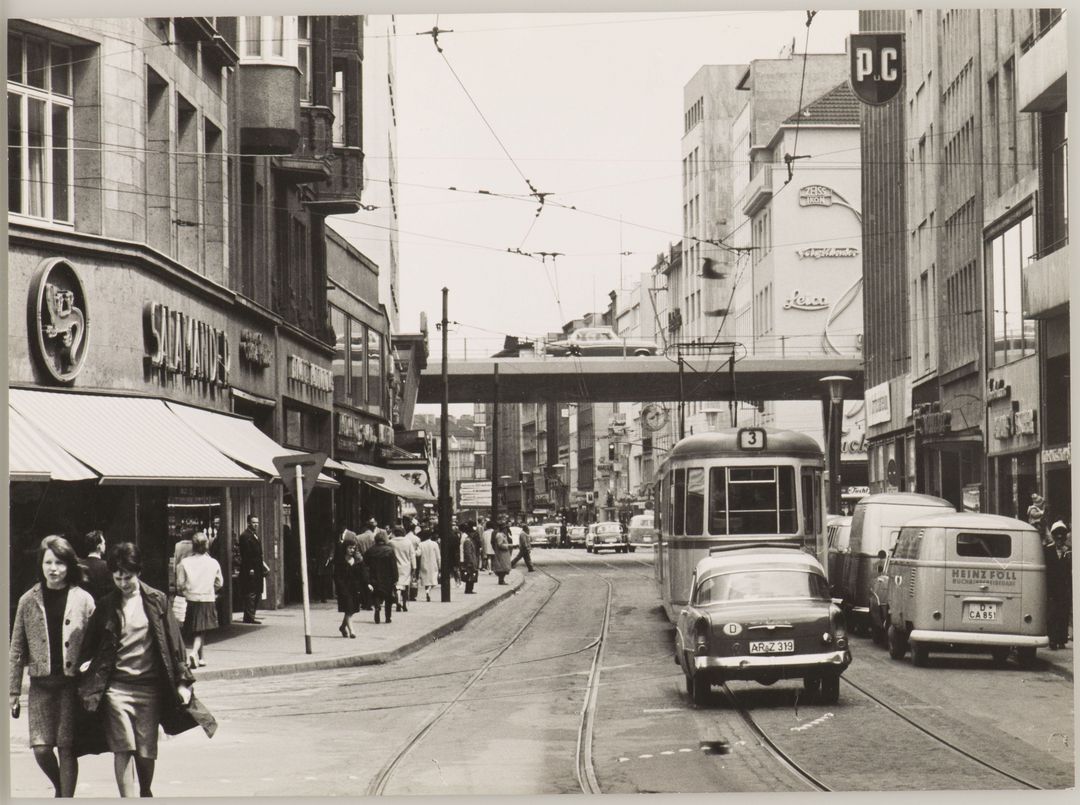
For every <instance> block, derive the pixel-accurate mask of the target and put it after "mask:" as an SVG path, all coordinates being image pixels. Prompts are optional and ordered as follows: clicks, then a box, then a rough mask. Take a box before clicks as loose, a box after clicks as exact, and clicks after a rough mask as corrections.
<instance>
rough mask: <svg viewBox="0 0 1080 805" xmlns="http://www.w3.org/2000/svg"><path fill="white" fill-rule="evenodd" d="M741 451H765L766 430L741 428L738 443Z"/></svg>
mask: <svg viewBox="0 0 1080 805" xmlns="http://www.w3.org/2000/svg"><path fill="white" fill-rule="evenodd" d="M737 444H738V445H739V449H740V450H764V449H765V429H764V428H739V433H738V441H737Z"/></svg>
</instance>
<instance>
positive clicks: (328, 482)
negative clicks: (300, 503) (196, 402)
mask: <svg viewBox="0 0 1080 805" xmlns="http://www.w3.org/2000/svg"><path fill="white" fill-rule="evenodd" d="M165 405H166V406H167V407H168V409H169V410H170V411H172V412H173V413H174V414H176V416H178V417H179V418H180V419H182V420H183V421H184V424H186V425H187V426H188V427H189V428H191V429H192V430H193V431H195V432H196V433H198V434H199V435H200V436H202V437H203V438H204V439H205V440H206V441H208V442H210V444H212V445H213V446H214V447H216V448H217V449H218V450H220V451H221V452H222V453H224V454H225V455H227V456H228V457H229V458H231V459H232V460H233V461H236V462H237V463H239V464H243V465H244V466H245V467H250V468H251V469H253V470H256V471H257V472H261V473H263V474H264V475H267V476H269V477H270V478H279V476H278V471H277V468H275V467H274V459H275V458H278V457H279V456H289V455H295V454H296V451H295V450H289V449H288V448H286V447H282V446H281V445H280V444H278V443H277V442H275V441H274V440H273V439H271V438H270V437H269V436H267V435H266V434H265V433H263V432H262V431H261V430H259V429H258V428H257V427H255V423H254V422H252V421H251V420H250V419H248V418H247V417H242V416H234V415H232V414H222V413H219V412H217V411H207V410H205V409H203V408H195V407H193V406H190V405H184V404H182V403H177V402H172V401H169V402H166V403H165ZM317 483H318V484H319V485H322V486H337V485H338V482H337V481H335V480H334V479H333V478H331V477H330V476H329V475H324V474H322V473H320V474H319V479H318V481H317Z"/></svg>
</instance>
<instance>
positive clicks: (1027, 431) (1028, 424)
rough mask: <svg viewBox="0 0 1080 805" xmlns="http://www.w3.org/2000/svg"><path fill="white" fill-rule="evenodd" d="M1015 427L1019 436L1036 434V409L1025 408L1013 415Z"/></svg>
mask: <svg viewBox="0 0 1080 805" xmlns="http://www.w3.org/2000/svg"><path fill="white" fill-rule="evenodd" d="M1013 420H1014V429H1015V431H1016V435H1017V436H1034V435H1035V410H1034V409H1033V408H1025V409H1023V410H1021V411H1017V412H1016V413H1015V414H1014V415H1013Z"/></svg>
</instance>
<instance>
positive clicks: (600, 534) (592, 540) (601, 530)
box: [585, 522, 634, 553]
mask: <svg viewBox="0 0 1080 805" xmlns="http://www.w3.org/2000/svg"><path fill="white" fill-rule="evenodd" d="M585 550H586V551H588V552H589V553H600V551H604V550H608V551H614V552H615V553H630V552H632V551H633V550H634V546H633V545H631V544H630V537H629V536H628V535H627V534H626V532H625V531H624V530H623V527H622V525H621V524H620V523H616V522H607V523H593V524H592V525H591V526H589V530H588V532H587V533H586V534H585Z"/></svg>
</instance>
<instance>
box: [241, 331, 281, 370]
mask: <svg viewBox="0 0 1080 805" xmlns="http://www.w3.org/2000/svg"><path fill="white" fill-rule="evenodd" d="M240 358H241V360H242V361H244V362H245V363H247V364H249V365H250V366H251V367H252V368H253V369H256V370H259V371H261V370H263V369H266V368H268V367H269V366H270V363H271V362H272V361H273V359H274V350H273V348H272V347H271V346H270V344H269V343H265V342H264V341H263V334H262V333H260V332H258V331H257V330H241V331H240Z"/></svg>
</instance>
